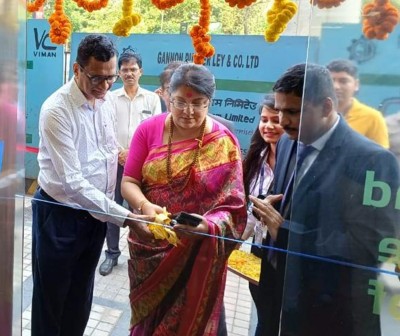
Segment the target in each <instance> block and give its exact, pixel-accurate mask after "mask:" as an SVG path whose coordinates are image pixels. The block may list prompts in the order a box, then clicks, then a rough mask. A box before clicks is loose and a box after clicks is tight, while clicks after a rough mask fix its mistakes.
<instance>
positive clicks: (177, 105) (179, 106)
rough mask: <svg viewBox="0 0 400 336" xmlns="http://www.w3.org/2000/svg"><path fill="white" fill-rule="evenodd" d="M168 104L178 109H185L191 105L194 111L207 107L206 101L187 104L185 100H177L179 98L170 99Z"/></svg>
mask: <svg viewBox="0 0 400 336" xmlns="http://www.w3.org/2000/svg"><path fill="white" fill-rule="evenodd" d="M170 104H171V105H172V106H173V107H175V108H176V109H178V110H186V109H187V108H189V107H191V108H192V109H193V111H194V112H201V111H204V109H206V108H207V107H208V102H206V103H196V104H188V103H186V102H183V101H179V100H171V101H170Z"/></svg>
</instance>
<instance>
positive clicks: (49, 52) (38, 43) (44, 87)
mask: <svg viewBox="0 0 400 336" xmlns="http://www.w3.org/2000/svg"><path fill="white" fill-rule="evenodd" d="M49 29H50V26H49V23H48V22H47V20H28V21H27V38H26V41H27V56H26V59H27V71H26V87H27V90H26V121H27V122H26V144H27V145H28V146H31V147H38V145H39V132H38V122H39V112H40V107H41V106H42V104H43V102H44V101H45V100H46V98H47V97H48V96H50V95H51V94H52V93H53V92H54V91H56V90H57V89H58V88H59V87H60V86H62V85H63V64H64V47H63V46H59V45H55V44H53V43H51V41H50V38H49ZM25 167H26V177H27V178H32V179H35V178H36V177H37V175H38V172H39V167H38V164H37V155H36V154H35V153H29V152H28V153H26V155H25Z"/></svg>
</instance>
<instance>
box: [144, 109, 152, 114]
mask: <svg viewBox="0 0 400 336" xmlns="http://www.w3.org/2000/svg"><path fill="white" fill-rule="evenodd" d="M142 113H143V114H151V111H149V110H143V111H142Z"/></svg>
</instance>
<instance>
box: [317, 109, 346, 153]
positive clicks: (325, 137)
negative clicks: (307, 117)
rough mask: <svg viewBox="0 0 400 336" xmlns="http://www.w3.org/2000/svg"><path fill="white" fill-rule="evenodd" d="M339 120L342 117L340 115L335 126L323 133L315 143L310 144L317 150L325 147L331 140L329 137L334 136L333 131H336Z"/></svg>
mask: <svg viewBox="0 0 400 336" xmlns="http://www.w3.org/2000/svg"><path fill="white" fill-rule="evenodd" d="M339 120H340V117H339V116H338V117H337V119H336V121H335V123H334V124H333V126H332V127H331V128H330V129H329V130H328V131H327V132H325V133H324V134H323V135H321V136H320V137H319V138H318V139H317V140H315V141H314V142H313V143H311V144H310V145H311V146H313V147H314V148H315V149H316V150H318V151H319V152H320V151H321V150H322V149H323V148H324V147H325V144H326V143H327V141H328V140H329V138H330V137H331V136H332V134H333V132H334V131H335V129H336V127H337V126H338V125H339Z"/></svg>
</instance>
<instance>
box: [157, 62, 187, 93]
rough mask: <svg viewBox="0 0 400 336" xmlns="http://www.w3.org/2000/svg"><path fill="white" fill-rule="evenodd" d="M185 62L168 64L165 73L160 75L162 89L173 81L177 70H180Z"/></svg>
mask: <svg viewBox="0 0 400 336" xmlns="http://www.w3.org/2000/svg"><path fill="white" fill-rule="evenodd" d="M182 64H184V62H182V61H173V62H171V63H168V64H167V65H166V66H165V68H164V70H163V72H161V74H160V77H159V78H160V84H161V87H162V88H164V87H165V85H166V84H168V83H169V82H170V81H171V77H172V74H173V73H174V71H175V70H176V69H178V68H179V67H180V66H181V65H182Z"/></svg>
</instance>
